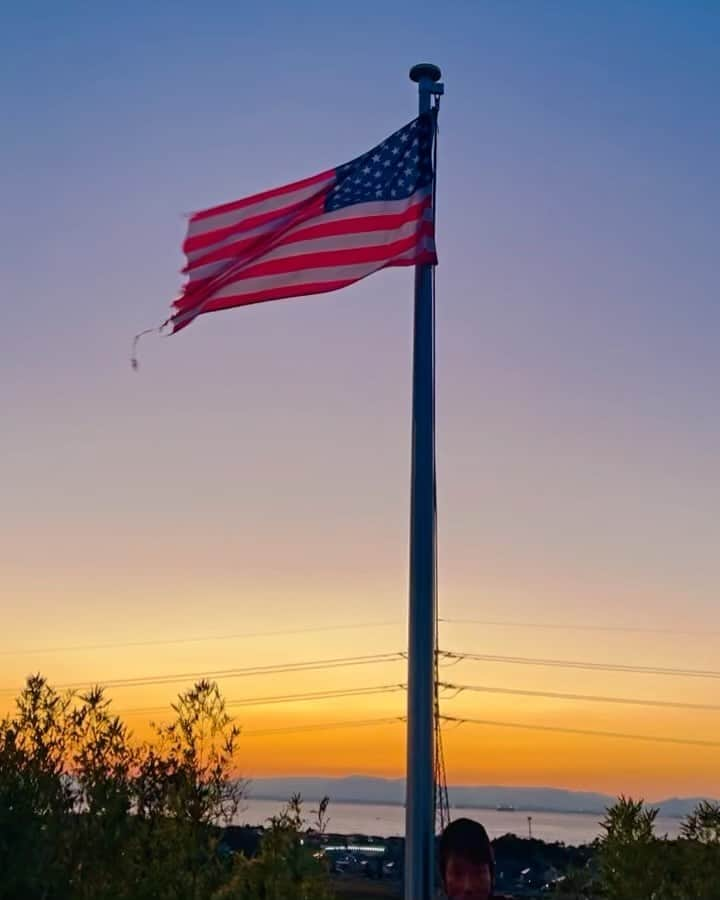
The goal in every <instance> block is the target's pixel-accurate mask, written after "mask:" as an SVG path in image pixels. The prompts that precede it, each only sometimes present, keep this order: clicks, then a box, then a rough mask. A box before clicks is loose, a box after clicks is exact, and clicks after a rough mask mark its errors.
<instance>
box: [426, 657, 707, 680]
mask: <svg viewBox="0 0 720 900" xmlns="http://www.w3.org/2000/svg"><path fill="white" fill-rule="evenodd" d="M442 655H443V656H444V657H445V658H446V659H450V660H457V661H460V660H464V659H466V660H471V661H472V662H494V663H508V664H511V665H521V666H537V667H543V666H545V667H551V668H560V669H585V670H587V671H593V672H594V671H597V672H628V673H631V674H636V675H637V674H639V675H667V676H672V677H677V678H720V672H719V671H717V670H714V669H672V668H667V667H665V666H633V665H626V664H623V663H598V662H582V661H577V660H569V659H538V658H535V657H529V656H494V655H491V654H489V653H466V652H462V651H461V652H450V651H442Z"/></svg>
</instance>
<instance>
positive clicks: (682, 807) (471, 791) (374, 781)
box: [248, 775, 709, 816]
mask: <svg viewBox="0 0 720 900" xmlns="http://www.w3.org/2000/svg"><path fill="white" fill-rule="evenodd" d="M248 793H249V796H251V797H254V798H257V799H259V800H260V799H262V800H288V799H289V798H290V797H291V796H292V795H293V794H296V793H299V794H302V796H303V797H304V798H305V799H306V800H319V799H321V798H322V797H325V796H327V797H330V802H331V803H332V802H335V803H388V804H390V805H393V806H400V805H402V804H403V803H404V802H405V780H404V779H401V778H398V779H389V778H365V777H362V776H358V775H354V776H351V777H349V778H302V777H301V778H256V779H253V780H252V781H251V783H250V787H249V792H248ZM448 794H449V798H450V805H451V806H453V807H456V808H462V807H475V808H476V809H497V807H499V806H500V807H513V808H514V809H516V810H518V811H523V812H564V813H581V812H585V813H603V812H604V811H605V809H607V807H608V806H611V805H612V804H613V803H614V802H615V799H616V798H615V797H611V796H609V795H606V794H597V793H591V792H585V791H566V790H562V789H560V788H534V787H494V786H479V785H477V786H476V785H462V786H456V787H450V788H448ZM700 799H703V798H700V797H673V798H670V799H667V800H662V801H659V802H653V803H652V804H651V805H652V806H655V807H658V808H659V810H660V815H663V816H685V815H687V814H688V813H689V812H691V811H692V810H693V809H694V808H695V806H696V805H697V804H698V803H699V801H700ZM705 799H709V798H705Z"/></svg>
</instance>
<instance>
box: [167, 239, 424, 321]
mask: <svg viewBox="0 0 720 900" xmlns="http://www.w3.org/2000/svg"><path fill="white" fill-rule="evenodd" d="M434 250H435V242H434V241H433V239H432V238H429V237H425V238H423V239H422V241H421V242H420V243H419V244H418V245H417V246H415V247H411V248H410V250H408V251H406V252H405V253H401V254H398V256H395V257H393V258H392V259H386V260H380V261H379V262H374V263H362V264H354V265H348V266H324V267H322V268H320V269H305V270H304V271H302V272H286V273H283V274H282V275H265V276H262V277H260V278H245V279H240V280H239V281H238V282H235V283H234V284H228V285H226V286H225V287H224V288H223V289H222V290H221V291H217V292H216V293H214V294H212V295H211V296H210V297H207V298H206V299H205V300H203V301H202V302H201V303H199V304H198V305H197V306H195V307H193V308H192V309H190V310H187V311H186V312H183V313H178V314H176V317H175V323H176V325H177V326H180V325H183V324H185V323H187V322H189V321H190V320H192V319H194V318H195V316H198V315H200V314H201V313H202V312H203V309H204V308H205V307H206V306H207V304H208V303H211V302H213V301H215V300H223V299H230V298H232V299H237V300H242V299H243V298H248V297H251V296H252V295H253V294H256V293H259V292H261V291H266V290H272V289H276V288H286V289H287V296H288V297H292V296H298V295H301V294H302V290H301V288H302V286H304V285H308V284H316V285H317V284H327V285H330V284H332V283H333V282H337V281H350V282H353V281H359V280H360V279H361V278H365V277H366V276H367V275H371V274H372V273H373V272H377V271H378V270H380V269H383V268H385V267H386V266H388V265H391V264H393V263H396V264H397V263H401V262H403V261H405V262H410V261H412V260H413V259H414V258H415V257H416V256H417V255H418V254H419V253H420V252H421V251H430V252H434ZM296 289H298V290H297V291H296Z"/></svg>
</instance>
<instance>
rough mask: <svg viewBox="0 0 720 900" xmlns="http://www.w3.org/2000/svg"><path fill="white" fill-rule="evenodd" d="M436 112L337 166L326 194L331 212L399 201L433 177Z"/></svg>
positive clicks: (326, 204) (420, 118)
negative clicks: (351, 207) (353, 205)
mask: <svg viewBox="0 0 720 900" xmlns="http://www.w3.org/2000/svg"><path fill="white" fill-rule="evenodd" d="M434 132H435V113H434V112H431V113H426V114H424V115H422V116H419V117H418V118H417V119H414V120H413V121H412V122H409V123H408V124H407V125H405V127H404V128H401V129H400V130H399V131H396V132H395V133H394V134H391V135H390V137H389V138H387V139H386V140H384V141H383V142H382V144H378V146H377V147H374V148H373V149H372V150H369V151H368V152H367V153H364V154H363V155H362V156H359V157H358V158H357V159H355V160H353V161H352V162H349V163H346V164H345V165H344V166H339V167H338V168H337V170H336V172H337V183H336V184H335V186H334V187H333V188H332V190H331V191H330V192H329V193H328V196H327V199H326V200H325V209H326V210H327V211H328V212H330V211H331V210H335V209H342V208H343V207H345V206H351V205H352V204H354V203H368V202H370V201H373V200H375V201H383V200H402V199H403V198H405V197H410V196H411V195H412V194H414V193H415V191H417V190H418V189H419V188H422V187H426V186H427V185H430V184H431V183H432V180H433V161H432V146H433V135H434Z"/></svg>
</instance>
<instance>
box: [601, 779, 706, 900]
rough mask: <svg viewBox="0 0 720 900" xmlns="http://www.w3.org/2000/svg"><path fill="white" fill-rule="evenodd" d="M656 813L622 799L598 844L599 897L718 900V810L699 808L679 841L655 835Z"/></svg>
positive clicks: (609, 813)
mask: <svg viewBox="0 0 720 900" xmlns="http://www.w3.org/2000/svg"><path fill="white" fill-rule="evenodd" d="M656 817H657V810H655V809H648V808H646V807H645V804H644V803H643V802H642V801H639V802H635V801H633V800H632V799H627V798H625V797H621V798H620V799H619V800H618V802H617V803H616V804H615V806H613V807H611V808H610V809H609V810H608V811H607V816H606V818H605V821H604V822H603V828H604V830H605V834H604V835H603V837H602V838H601V839H600V841H599V842H598V854H599V863H600V875H601V878H600V881H601V885H602V893H601V896H603V897H607V898H609V900H720V841H719V840H718V836H719V835H720V807H718V805H717V804H713V803H706V802H703V803H700V804H699V806H698V807H697V808H696V810H695V811H694V812H693V813H692V814H691V815H690V816H688V817H686V819H685V821H684V822H683V825H682V829H681V837H680V839H679V840H675V841H673V840H669V839H668V838H667V837H658V836H657V835H656V834H655V819H656Z"/></svg>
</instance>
